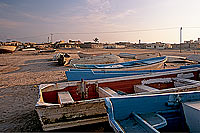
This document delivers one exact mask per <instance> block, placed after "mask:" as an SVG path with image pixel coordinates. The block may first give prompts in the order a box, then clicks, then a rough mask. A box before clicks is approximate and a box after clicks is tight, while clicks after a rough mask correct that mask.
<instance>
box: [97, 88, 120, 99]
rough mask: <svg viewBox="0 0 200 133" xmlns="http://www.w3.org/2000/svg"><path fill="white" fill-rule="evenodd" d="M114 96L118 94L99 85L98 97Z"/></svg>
mask: <svg viewBox="0 0 200 133" xmlns="http://www.w3.org/2000/svg"><path fill="white" fill-rule="evenodd" d="M114 96H119V94H118V93H117V92H115V91H114V90H112V89H110V88H108V87H104V88H101V87H99V97H114Z"/></svg>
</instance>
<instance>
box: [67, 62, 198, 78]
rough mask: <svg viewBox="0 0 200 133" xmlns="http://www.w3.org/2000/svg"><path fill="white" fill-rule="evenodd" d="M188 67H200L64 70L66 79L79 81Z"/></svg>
mask: <svg viewBox="0 0 200 133" xmlns="http://www.w3.org/2000/svg"><path fill="white" fill-rule="evenodd" d="M188 67H190V68H192V67H193V68H195V67H200V65H199V64H197V65H190V66H181V67H180V68H175V69H160V70H140V71H94V70H92V69H69V70H67V71H65V75H66V77H67V80H68V81H80V80H81V79H84V80H94V79H104V78H116V77H124V76H132V75H142V74H147V73H157V72H167V71H175V70H182V69H186V68H188Z"/></svg>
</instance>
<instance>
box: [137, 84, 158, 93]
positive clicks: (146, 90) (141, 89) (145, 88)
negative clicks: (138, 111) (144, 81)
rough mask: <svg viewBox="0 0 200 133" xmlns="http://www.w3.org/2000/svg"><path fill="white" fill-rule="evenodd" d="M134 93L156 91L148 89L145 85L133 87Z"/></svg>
mask: <svg viewBox="0 0 200 133" xmlns="http://www.w3.org/2000/svg"><path fill="white" fill-rule="evenodd" d="M134 91H135V93H141V92H154V91H158V89H156V88H153V87H149V86H147V85H135V86H134Z"/></svg>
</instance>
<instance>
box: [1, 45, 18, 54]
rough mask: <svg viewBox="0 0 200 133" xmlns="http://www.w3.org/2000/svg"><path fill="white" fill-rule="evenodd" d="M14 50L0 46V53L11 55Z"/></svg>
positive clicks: (13, 47)
mask: <svg viewBox="0 0 200 133" xmlns="http://www.w3.org/2000/svg"><path fill="white" fill-rule="evenodd" d="M15 50H16V46H4V45H3V46H0V53H12V52H14V51H15Z"/></svg>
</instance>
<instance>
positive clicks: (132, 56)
mask: <svg viewBox="0 0 200 133" xmlns="http://www.w3.org/2000/svg"><path fill="white" fill-rule="evenodd" d="M118 56H119V57H120V58H129V59H135V56H136V54H130V53H119V55H118Z"/></svg>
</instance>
